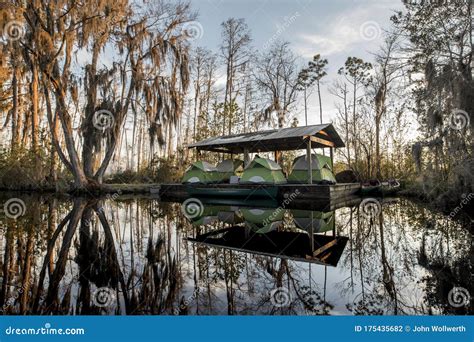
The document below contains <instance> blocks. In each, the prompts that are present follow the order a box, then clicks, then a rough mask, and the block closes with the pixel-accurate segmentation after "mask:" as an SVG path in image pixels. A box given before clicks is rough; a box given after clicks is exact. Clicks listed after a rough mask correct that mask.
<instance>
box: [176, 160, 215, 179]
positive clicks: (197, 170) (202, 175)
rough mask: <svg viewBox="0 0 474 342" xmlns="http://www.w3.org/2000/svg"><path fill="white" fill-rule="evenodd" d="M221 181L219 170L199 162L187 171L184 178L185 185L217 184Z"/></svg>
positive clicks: (206, 163) (204, 162)
mask: <svg viewBox="0 0 474 342" xmlns="http://www.w3.org/2000/svg"><path fill="white" fill-rule="evenodd" d="M219 180H220V174H219V172H218V171H217V168H216V167H215V166H214V165H212V164H210V163H208V162H206V161H198V162H195V163H192V164H191V166H190V167H188V169H187V170H186V171H185V173H184V176H183V180H182V182H183V183H204V184H207V183H216V182H219Z"/></svg>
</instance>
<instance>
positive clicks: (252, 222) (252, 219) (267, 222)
mask: <svg viewBox="0 0 474 342" xmlns="http://www.w3.org/2000/svg"><path fill="white" fill-rule="evenodd" d="M241 212H242V215H243V217H244V219H245V224H246V226H247V227H248V228H250V229H251V230H252V231H253V232H255V233H258V234H265V233H268V232H271V231H272V230H275V229H277V228H278V227H280V226H282V225H283V221H282V220H283V214H284V210H282V209H281V208H276V209H257V208H254V209H241Z"/></svg>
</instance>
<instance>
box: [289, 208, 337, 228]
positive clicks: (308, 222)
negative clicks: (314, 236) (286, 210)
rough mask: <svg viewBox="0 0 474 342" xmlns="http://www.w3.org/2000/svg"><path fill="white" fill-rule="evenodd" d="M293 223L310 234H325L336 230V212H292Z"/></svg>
mask: <svg viewBox="0 0 474 342" xmlns="http://www.w3.org/2000/svg"><path fill="white" fill-rule="evenodd" d="M291 213H292V214H293V221H294V223H295V225H296V227H298V228H299V229H303V230H305V231H307V232H308V233H309V232H311V229H312V230H313V233H324V232H328V231H331V230H333V229H334V222H335V221H334V212H333V211H329V212H322V211H309V210H291Z"/></svg>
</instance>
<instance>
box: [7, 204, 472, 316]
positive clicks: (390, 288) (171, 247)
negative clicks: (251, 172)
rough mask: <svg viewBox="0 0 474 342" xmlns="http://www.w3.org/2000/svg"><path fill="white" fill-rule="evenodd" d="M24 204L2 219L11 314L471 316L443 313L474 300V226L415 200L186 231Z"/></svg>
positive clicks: (195, 224)
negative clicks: (369, 213)
mask: <svg viewBox="0 0 474 342" xmlns="http://www.w3.org/2000/svg"><path fill="white" fill-rule="evenodd" d="M14 196H18V195H9V196H8V197H5V198H4V199H2V203H4V202H5V201H6V200H7V199H9V198H11V197H14ZM21 199H22V200H23V201H24V203H25V207H26V211H25V214H24V215H23V216H20V217H18V218H17V219H14V218H10V217H7V216H6V215H2V216H0V224H1V232H0V253H1V258H0V262H1V264H0V268H1V270H2V273H1V275H2V277H1V291H0V307H1V308H2V310H3V313H4V314H189V315H196V314H200V315H202V314H203V315H206V314H244V315H245V314H249V315H250V314H306V315H307V314H466V313H471V314H472V313H473V312H474V309H473V303H472V301H471V302H470V303H469V304H468V305H462V306H459V305H456V303H454V305H453V303H452V301H451V302H450V301H449V300H448V299H449V292H450V290H451V289H452V288H453V287H459V288H464V289H466V290H467V291H468V292H469V293H470V294H471V295H472V294H474V289H473V285H472V270H473V269H472V265H473V260H472V257H473V253H472V248H473V246H472V237H471V235H470V233H469V230H468V229H467V228H468V227H462V226H461V225H460V224H459V223H457V222H454V221H452V220H448V219H447V218H446V217H443V216H441V215H439V214H437V213H433V212H431V211H429V210H428V209H426V208H423V207H422V206H420V205H419V204H416V203H413V202H410V201H408V200H398V201H395V202H386V203H383V205H382V213H381V215H379V216H377V217H365V216H364V215H362V214H361V213H360V210H359V207H358V206H352V207H343V208H339V209H337V210H335V211H327V212H324V211H310V210H303V208H301V209H289V210H285V209H282V208H268V207H266V206H260V205H256V206H255V207H242V206H239V205H224V204H219V205H205V206H204V208H203V210H202V212H201V213H200V215H198V216H195V217H192V218H190V219H188V218H186V217H185V216H184V215H183V214H182V210H181V204H180V203H165V202H159V201H157V200H154V199H139V198H129V199H118V200H112V199H106V200H90V199H81V198H75V199H72V200H70V199H56V198H53V197H33V196H29V197H28V196H21ZM275 289H279V290H282V291H283V290H284V291H286V295H287V296H286V299H287V301H286V302H285V303H275V298H272V296H273V295H274V293H275Z"/></svg>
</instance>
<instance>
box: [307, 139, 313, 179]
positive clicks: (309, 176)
mask: <svg viewBox="0 0 474 342" xmlns="http://www.w3.org/2000/svg"><path fill="white" fill-rule="evenodd" d="M306 161H307V162H308V184H313V167H312V166H311V139H309V138H308V142H307V145H306Z"/></svg>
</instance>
